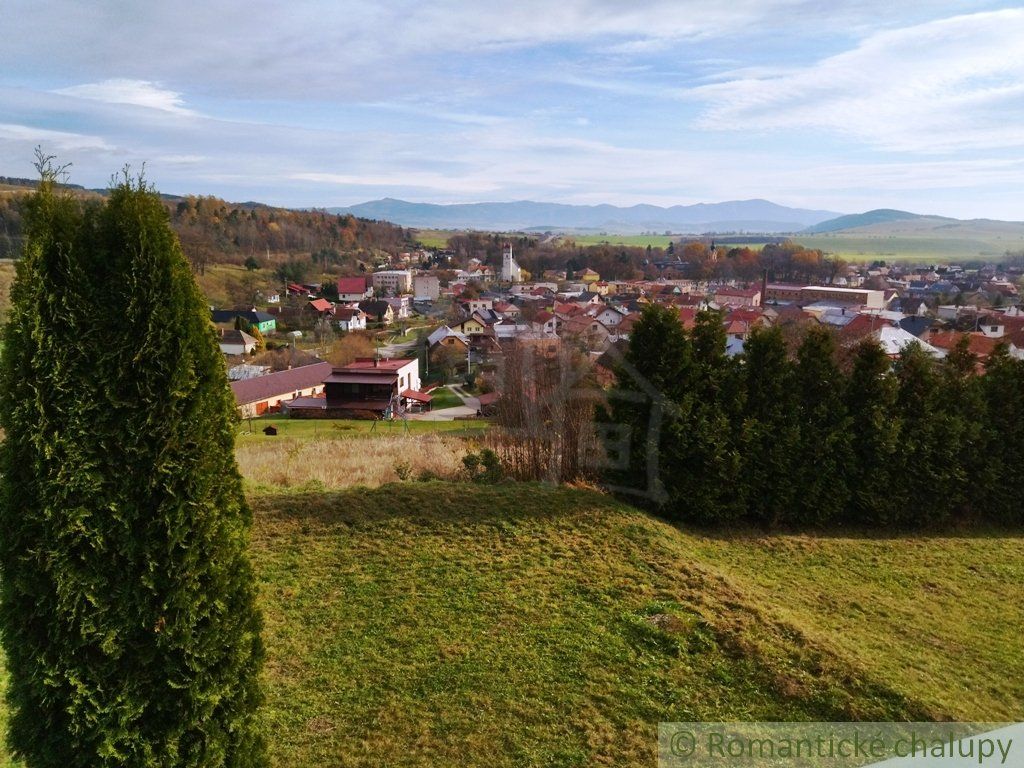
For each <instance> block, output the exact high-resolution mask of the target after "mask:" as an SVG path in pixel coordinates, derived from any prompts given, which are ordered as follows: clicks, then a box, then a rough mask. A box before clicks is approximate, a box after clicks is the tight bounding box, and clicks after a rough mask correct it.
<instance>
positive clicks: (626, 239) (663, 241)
mask: <svg viewBox="0 0 1024 768" xmlns="http://www.w3.org/2000/svg"><path fill="white" fill-rule="evenodd" d="M560 239H562V240H572V241H573V242H574V243H576V245H584V246H585V245H603V244H605V243H608V244H609V245H628V246H635V247H639V248H646V247H647V246H648V245H649V246H651V247H652V248H667V247H668V244H669V243H671V242H673V241H678V240H680V239H685V238H683V237H681V236H680V235H614V234H606V235H562V236H561V238H560Z"/></svg>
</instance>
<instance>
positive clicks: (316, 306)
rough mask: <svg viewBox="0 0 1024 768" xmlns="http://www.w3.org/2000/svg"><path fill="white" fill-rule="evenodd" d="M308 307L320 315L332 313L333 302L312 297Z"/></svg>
mask: <svg viewBox="0 0 1024 768" xmlns="http://www.w3.org/2000/svg"><path fill="white" fill-rule="evenodd" d="M309 308H310V309H312V310H313V311H314V312H316V313H317V314H318V315H320V316H321V317H323V316H324V315H333V314H334V304H332V303H331V302H329V301H328V300H327V299H313V300H312V301H311V302H309Z"/></svg>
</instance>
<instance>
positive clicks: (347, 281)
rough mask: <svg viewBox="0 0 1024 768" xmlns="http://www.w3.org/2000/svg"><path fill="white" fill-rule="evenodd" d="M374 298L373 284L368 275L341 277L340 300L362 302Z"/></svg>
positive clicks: (339, 284)
mask: <svg viewBox="0 0 1024 768" xmlns="http://www.w3.org/2000/svg"><path fill="white" fill-rule="evenodd" d="M372 298H373V286H372V285H371V284H370V280H369V278H366V277H339V278H338V301H340V302H344V303H351V302H360V301H362V300H363V299H372Z"/></svg>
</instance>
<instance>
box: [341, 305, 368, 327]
mask: <svg viewBox="0 0 1024 768" xmlns="http://www.w3.org/2000/svg"><path fill="white" fill-rule="evenodd" d="M334 319H335V320H336V321H337V323H338V328H340V329H341V330H343V331H365V330H366V313H365V312H363V310H361V309H360V308H359V307H338V308H337V309H335V310H334Z"/></svg>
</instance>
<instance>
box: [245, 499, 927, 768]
mask: <svg viewBox="0 0 1024 768" xmlns="http://www.w3.org/2000/svg"><path fill="white" fill-rule="evenodd" d="M254 505H255V513H256V520H257V523H256V530H255V536H254V553H255V561H256V568H257V572H258V573H259V574H260V579H261V582H262V585H261V587H262V595H263V605H264V609H265V612H266V639H267V648H268V653H269V658H270V663H269V668H268V679H269V684H270V685H269V694H270V697H269V701H268V706H267V710H266V719H267V724H268V729H269V732H270V733H271V734H272V738H271V746H272V750H273V756H274V761H275V764H276V765H279V766H291V765H303V766H306V765H309V766H313V765H351V766H391V765H403V766H435V765H460V766H523V765H550V766H589V765H597V764H602V765H605V764H607V765H624V766H625V765H628V766H633V765H652V764H653V762H654V752H653V750H654V745H655V729H656V724H657V723H658V722H659V721H662V720H699V719H708V720H718V719H725V720H728V719H777V720H787V719H798V720H800V719H823V720H832V719H843V718H846V717H877V718H881V719H887V718H903V717H912V716H922V715H923V714H924V712H923V711H922V710H921V709H920V708H918V707H917V705H916V704H914V703H913V702H910V701H907V700H905V699H904V698H903V697H902V695H901V694H900V693H899V692H898V691H896V690H893V689H891V688H889V687H888V686H887V685H885V684H879V683H877V682H874V681H871V680H870V679H869V677H868V675H866V674H863V672H862V671H860V670H854V669H852V668H850V667H848V666H847V665H846V663H845V662H844V661H842V660H840V659H838V658H836V657H834V656H833V655H831V654H830V653H829V651H828V650H827V648H825V647H816V646H814V645H812V644H811V643H809V642H807V641H806V640H805V639H803V638H802V637H800V636H799V635H797V634H796V633H794V632H792V631H791V630H790V629H789V628H788V627H785V626H783V625H780V624H778V623H777V622H776V620H775V619H774V618H773V617H772V616H771V615H770V608H769V606H765V605H758V604H753V603H748V602H747V601H746V598H745V596H744V595H743V594H742V593H740V592H738V591H736V590H735V589H733V588H732V587H731V586H730V585H728V584H727V583H724V582H723V581H722V576H721V574H720V573H719V572H718V571H717V570H716V569H714V567H713V566H712V565H710V564H708V563H704V562H701V561H700V560H699V559H698V558H696V557H695V556H694V554H693V551H692V548H693V542H692V540H691V539H690V537H687V536H685V535H681V534H680V533H679V532H677V531H676V530H674V529H673V528H671V527H670V526H668V525H665V524H663V523H659V522H657V521H655V520H652V519H651V518H648V517H646V516H645V515H643V514H641V513H638V512H636V511H635V510H631V509H629V508H625V507H622V506H620V505H618V504H616V503H614V502H612V501H610V500H609V499H608V498H607V497H604V496H602V495H599V494H596V493H592V492H582V491H573V490H567V489H551V488H546V487H541V486H510V487H501V486H498V487H480V486H473V485H466V484H463V485H458V484H447V483H427V484H420V483H404V484H398V485H391V486H386V487H384V488H381V489H379V490H377V491H348V492H341V493H335V494H316V495H312V494H311V495H306V496H295V497H289V496H280V495H278V496H273V497H270V496H267V497H259V498H256V499H254ZM652 616H660V617H662V618H661V619H660V620H655V619H652V618H651V617H652Z"/></svg>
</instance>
